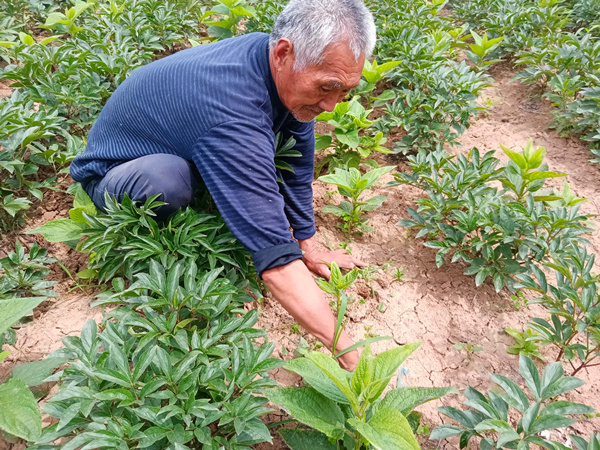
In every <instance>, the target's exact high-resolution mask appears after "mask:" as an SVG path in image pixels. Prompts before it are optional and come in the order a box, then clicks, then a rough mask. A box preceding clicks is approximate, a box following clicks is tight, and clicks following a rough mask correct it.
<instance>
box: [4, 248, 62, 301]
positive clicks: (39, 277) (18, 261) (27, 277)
mask: <svg viewBox="0 0 600 450" xmlns="http://www.w3.org/2000/svg"><path fill="white" fill-rule="evenodd" d="M47 255H48V250H46V249H45V248H40V247H39V246H38V244H37V242H34V243H33V244H32V245H31V249H30V250H29V253H26V252H25V247H23V245H21V243H20V242H19V241H16V242H15V251H14V252H9V253H8V256H6V257H4V258H2V259H0V271H1V272H2V276H1V277H0V298H19V297H37V296H45V297H56V296H57V295H56V293H55V292H54V291H53V290H52V289H50V288H51V287H52V286H53V285H54V284H56V281H47V280H45V278H46V277H47V276H48V274H50V270H49V269H48V267H47V265H48V264H52V263H54V262H56V259H54V258H50V257H48V256H47Z"/></svg>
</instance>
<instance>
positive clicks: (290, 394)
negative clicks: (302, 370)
mask: <svg viewBox="0 0 600 450" xmlns="http://www.w3.org/2000/svg"><path fill="white" fill-rule="evenodd" d="M264 395H265V397H267V398H268V399H269V400H270V401H271V402H273V403H275V404H276V405H281V406H283V407H284V408H286V409H287V410H288V411H289V412H290V414H292V415H293V416H294V417H295V418H296V419H298V420H299V421H300V422H302V423H303V424H305V425H308V426H309V427H312V428H315V429H317V430H319V431H321V432H323V433H325V434H326V435H327V436H330V437H331V436H338V434H339V429H340V428H343V426H344V422H345V417H344V414H343V413H342V410H341V409H340V407H339V406H338V405H337V404H336V403H335V402H333V401H332V400H330V399H328V398H327V397H325V396H324V395H322V394H320V393H319V392H317V391H316V390H315V389H313V388H306V387H304V388H293V387H290V388H280V389H266V390H265V391H264Z"/></svg>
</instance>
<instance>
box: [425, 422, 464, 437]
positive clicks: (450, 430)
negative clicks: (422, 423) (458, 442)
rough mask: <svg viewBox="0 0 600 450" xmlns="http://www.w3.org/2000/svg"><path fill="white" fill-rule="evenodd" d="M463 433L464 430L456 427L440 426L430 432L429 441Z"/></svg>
mask: <svg viewBox="0 0 600 450" xmlns="http://www.w3.org/2000/svg"><path fill="white" fill-rule="evenodd" d="M464 431H465V429H464V428H461V427H457V426H456V425H440V426H437V427H435V428H434V429H433V430H432V431H431V434H430V435H429V439H446V438H449V437H452V436H456V435H457V434H461V433H462V432H464Z"/></svg>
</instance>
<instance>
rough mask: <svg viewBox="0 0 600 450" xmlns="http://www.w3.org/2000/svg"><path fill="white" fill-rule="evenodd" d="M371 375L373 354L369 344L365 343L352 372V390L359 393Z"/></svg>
mask: <svg viewBox="0 0 600 450" xmlns="http://www.w3.org/2000/svg"><path fill="white" fill-rule="evenodd" d="M372 375H373V355H372V353H371V346H369V345H367V346H366V347H365V348H364V350H363V351H362V353H361V354H360V358H359V359H358V363H357V364H356V368H355V369H354V373H353V374H352V383H351V384H352V390H353V391H354V393H355V394H356V395H360V393H361V392H362V391H363V389H364V388H365V387H366V386H367V385H368V384H369V383H370V382H371V376H372Z"/></svg>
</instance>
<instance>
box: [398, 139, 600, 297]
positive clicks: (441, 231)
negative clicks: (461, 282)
mask: <svg viewBox="0 0 600 450" xmlns="http://www.w3.org/2000/svg"><path fill="white" fill-rule="evenodd" d="M502 150H503V151H504V152H505V153H506V154H507V155H508V156H509V158H510V159H511V160H510V162H509V163H508V164H507V165H506V166H505V167H500V168H499V167H498V164H499V161H498V159H496V158H495V157H494V156H493V152H488V153H486V154H485V155H483V156H480V154H479V151H478V150H477V149H476V148H474V149H472V150H471V152H470V155H469V157H468V158H467V157H466V156H464V155H459V156H457V157H455V156H450V155H448V154H447V153H446V152H443V151H436V152H434V153H430V154H427V153H425V152H421V153H420V154H419V155H417V156H415V157H409V161H410V162H409V164H410V166H411V168H412V170H413V172H412V174H409V173H400V174H397V175H395V177H396V181H395V182H393V183H391V184H392V185H393V184H409V185H412V186H415V187H419V188H421V189H423V190H424V191H425V192H427V194H428V198H422V199H418V200H417V201H416V203H417V204H418V205H419V208H418V210H414V209H412V208H409V209H408V212H409V214H410V216H411V218H410V219H404V220H401V221H400V222H399V223H398V224H399V225H401V226H405V227H407V228H415V229H418V230H419V231H418V234H417V237H421V236H430V237H431V238H433V239H430V240H428V241H427V242H426V243H425V245H426V246H428V247H431V248H434V249H437V250H438V251H437V254H436V264H437V265H438V267H439V266H441V265H442V264H444V261H445V257H446V255H450V254H452V261H453V262H454V261H458V260H464V261H465V262H467V263H468V264H469V267H468V268H467V269H466V271H465V274H467V275H475V282H476V284H477V285H478V286H479V285H481V284H482V283H483V282H484V281H485V279H486V278H488V277H490V278H491V279H492V280H493V282H494V285H495V287H496V290H498V291H499V290H500V289H502V288H503V287H504V286H505V285H506V286H508V287H509V288H510V289H511V290H514V289H515V279H514V276H515V275H517V274H520V273H524V272H528V271H530V270H532V269H531V267H532V265H534V264H535V263H538V262H540V261H544V260H549V259H550V258H552V257H557V256H560V255H564V254H566V252H567V251H568V249H569V248H570V246H571V245H578V244H579V243H586V242H587V241H586V239H585V237H584V235H585V233H587V232H588V231H589V228H588V227H587V225H586V221H587V220H588V219H589V217H590V216H589V215H585V214H580V213H579V206H580V205H579V203H578V202H575V203H573V200H572V199H569V198H568V193H567V195H564V194H561V195H557V193H552V192H541V189H542V188H543V186H544V183H545V180H546V179H548V178H554V177H561V176H564V174H560V173H556V172H551V171H549V170H548V167H547V165H545V164H543V159H544V156H545V150H544V149H543V148H542V147H535V148H534V146H533V144H532V143H531V142H529V143H528V144H527V145H526V146H525V148H524V149H523V152H522V153H517V152H513V151H511V150H509V149H507V148H506V147H502ZM494 181H496V182H498V181H499V182H500V183H501V184H502V186H503V188H502V189H499V188H498V187H497V186H496V185H494V184H493V182H494Z"/></svg>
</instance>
